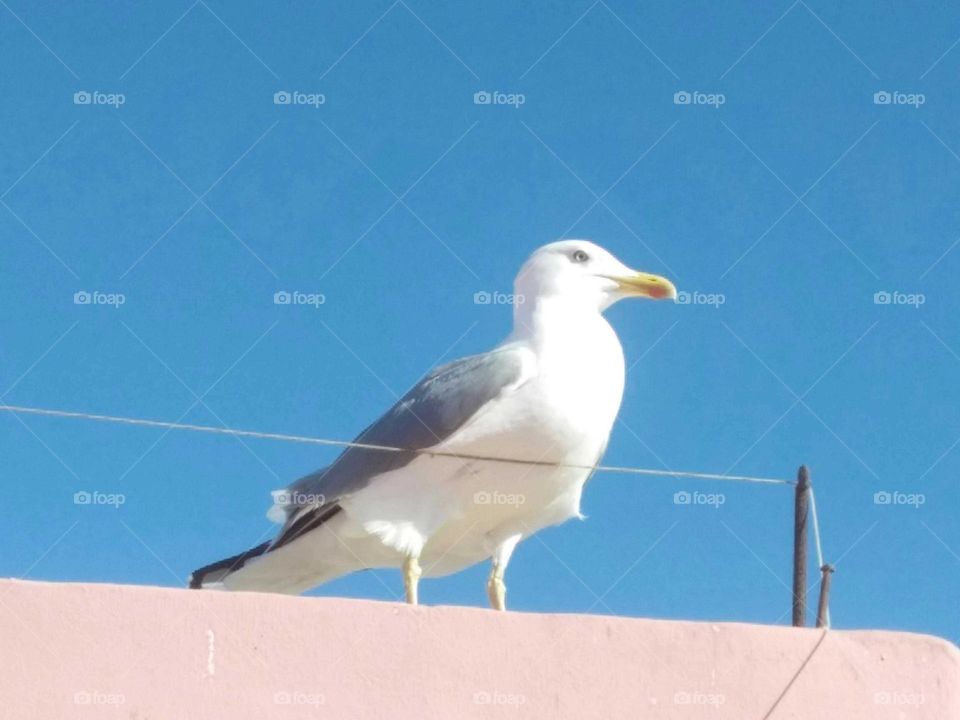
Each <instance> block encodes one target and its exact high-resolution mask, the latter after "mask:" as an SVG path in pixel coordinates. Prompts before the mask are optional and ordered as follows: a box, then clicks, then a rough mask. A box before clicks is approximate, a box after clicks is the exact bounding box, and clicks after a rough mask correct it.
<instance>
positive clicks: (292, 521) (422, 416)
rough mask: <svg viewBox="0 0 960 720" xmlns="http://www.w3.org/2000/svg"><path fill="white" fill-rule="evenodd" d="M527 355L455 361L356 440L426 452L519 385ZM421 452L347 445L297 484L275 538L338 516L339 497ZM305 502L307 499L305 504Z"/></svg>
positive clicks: (508, 352) (504, 353)
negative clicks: (510, 387) (506, 391)
mask: <svg viewBox="0 0 960 720" xmlns="http://www.w3.org/2000/svg"><path fill="white" fill-rule="evenodd" d="M522 372H523V359H522V357H521V356H520V354H519V353H518V352H517V351H516V350H513V349H510V348H504V349H500V350H494V351H492V352H489V353H484V354H482V355H471V356H469V357H465V358H462V359H460V360H455V361H453V362H451V363H448V364H446V365H441V366H440V367H438V368H436V369H434V370H433V371H431V372H430V373H429V374H428V375H427V376H426V377H424V378H423V379H422V380H420V382H418V383H417V384H416V385H414V386H413V388H411V389H410V391H409V392H407V394H406V395H404V396H403V397H402V398H400V400H399V401H397V403H396V404H395V405H394V406H393V407H392V408H390V409H389V410H388V411H387V412H386V413H385V414H384V415H383V416H382V417H381V418H380V419H379V420H377V421H376V422H374V423H373V424H372V425H370V426H369V427H367V428H366V429H365V430H364V431H363V432H362V433H360V435H358V436H357V438H356V440H355V442H358V443H366V444H370V445H385V446H388V447H401V448H410V449H411V450H423V449H426V448H430V447H433V446H434V445H438V444H440V443H441V442H443V441H444V440H446V439H447V438H449V437H450V436H451V435H453V434H454V433H455V432H456V431H457V430H459V429H460V428H461V427H462V426H463V425H464V424H465V423H466V422H467V421H468V420H469V419H470V418H471V417H473V416H474V415H475V414H476V413H477V411H478V410H480V409H481V408H482V407H483V406H484V405H486V404H487V403H488V402H490V401H491V400H493V399H494V398H496V397H497V396H498V395H499V394H500V393H501V392H502V391H503V389H504V388H505V387H508V386H510V385H512V384H514V383H516V382H517V381H518V380H519V379H520V377H521V374H522ZM416 456H417V453H415V452H387V451H376V450H367V449H362V448H353V447H351V448H347V449H346V450H344V451H343V452H342V453H341V454H340V456H339V457H338V458H337V459H336V460H334V462H333V463H332V464H331V465H329V466H327V467H325V468H322V469H320V470H317V471H316V472H314V473H311V474H310V475H306V476H304V477H302V478H300V479H299V480H297V481H296V482H294V483H293V484H292V485H291V486H290V487H289V488H288V489H287V496H288V498H289V499H290V500H291V501H292V502H291V504H289V505H288V506H287V508H286V512H287V520H286V523H285V524H284V527H283V529H282V530H281V531H280V534H279V535H278V536H277V539H276V540H275V541H274V544H273V548H277V547H279V546H280V545H283V544H285V543H287V542H290V541H291V540H293V539H295V538H296V537H299V536H300V535H302V534H303V533H305V532H307V531H309V530H312V529H313V528H315V527H318V526H319V525H320V524H322V523H323V522H325V521H326V520H328V519H329V518H331V517H333V515H335V514H336V513H337V512H339V510H340V508H339V505H337V501H338V500H339V499H340V498H341V497H343V496H344V495H349V494H351V493H354V492H356V491H358V490H361V489H363V488H364V487H366V486H367V485H368V484H369V483H370V481H371V480H372V479H373V478H374V477H376V476H377V475H381V474H383V473H385V472H389V471H391V470H396V469H397V468H401V467H404V466H405V465H407V464H409V463H410V462H411V461H412V460H413V459H414V458H415V457H416ZM300 500H302V501H303V502H299V501H300Z"/></svg>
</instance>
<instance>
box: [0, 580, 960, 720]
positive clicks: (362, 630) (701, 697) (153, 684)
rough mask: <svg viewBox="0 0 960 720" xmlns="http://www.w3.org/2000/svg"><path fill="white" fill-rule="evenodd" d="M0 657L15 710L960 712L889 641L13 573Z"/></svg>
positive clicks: (952, 675) (605, 714)
mask: <svg viewBox="0 0 960 720" xmlns="http://www.w3.org/2000/svg"><path fill="white" fill-rule="evenodd" d="M0 652H2V653H3V654H4V655H5V657H4V658H3V663H2V664H3V672H0V703H2V705H0V708H2V710H0V717H3V718H9V719H11V720H12V719H19V718H42V719H44V720H59V719H60V718H63V719H67V718H69V719H70V720H74V719H82V718H101V717H102V718H125V719H131V720H132V719H137V720H148V719H149V720H163V719H167V718H170V719H171V720H195V719H202V718H230V720H236V719H240V718H257V719H258V720H259V719H263V718H270V719H271V720H272V719H273V718H311V717H317V718H351V719H356V720H363V719H365V718H370V719H371V720H372V719H374V718H376V719H377V720H380V719H382V718H391V719H404V718H411V719H413V718H416V720H425V719H430V718H443V719H444V720H457V719H459V718H475V717H476V718H567V717H569V718H603V719H604V720H606V719H613V718H631V719H632V720H633V719H638V718H643V719H646V718H684V719H688V718H710V719H711V720H721V719H724V718H731V719H735V720H747V719H752V718H756V719H757V720H760V719H761V718H766V717H770V718H777V719H778V720H785V719H787V718H804V719H808V718H809V719H810V720H821V719H823V720H828V719H831V718H838V719H842V720H858V719H860V718H863V720H885V719H887V718H891V719H893V718H897V719H898V720H900V719H901V718H935V719H936V720H957V719H960V652H958V650H957V648H956V647H955V646H954V645H952V644H950V643H948V642H946V641H944V640H940V639H938V638H934V637H927V636H922V635H911V634H906V633H892V632H843V631H830V632H829V633H827V634H826V635H824V634H823V632H822V631H816V630H793V629H790V628H784V627H770V626H761V625H741V624H728V623H716V624H713V623H694V622H667V621H658V620H636V619H627V618H612V617H605V616H582V615H534V614H526V613H506V614H498V613H494V612H492V611H487V610H480V609H475V608H459V607H456V608H455V607H420V608H408V607H405V606H403V605H395V604H391V603H381V602H368V601H360V600H333V599H316V598H289V597H281V596H274V595H261V594H253V593H238V594H227V593H214V592H197V591H187V590H168V589H160V588H153V587H135V586H129V587H128V586H114V585H74V584H47V583H34V582H19V581H0ZM771 709H773V712H772V713H770V711H771ZM768 713H769V714H768Z"/></svg>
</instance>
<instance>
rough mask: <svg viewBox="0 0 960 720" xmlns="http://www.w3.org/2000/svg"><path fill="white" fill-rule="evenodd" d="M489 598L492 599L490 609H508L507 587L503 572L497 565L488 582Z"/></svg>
mask: <svg viewBox="0 0 960 720" xmlns="http://www.w3.org/2000/svg"><path fill="white" fill-rule="evenodd" d="M487 596H488V597H489V598H490V607H492V608H493V609H494V610H506V609H507V586H506V585H505V584H504V582H503V570H502V569H501V568H499V567H497V566H496V565H494V567H493V569H492V570H491V571H490V579H489V580H487Z"/></svg>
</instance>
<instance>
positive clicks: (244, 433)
mask: <svg viewBox="0 0 960 720" xmlns="http://www.w3.org/2000/svg"><path fill="white" fill-rule="evenodd" d="M0 411H4V412H11V413H24V414H27V415H43V416H46V417H60V418H73V419H83V420H93V421H96V422H105V423H116V424H121V425H136V426H140V427H155V428H164V429H167V430H187V431H191V432H202V433H209V434H214V435H232V436H235V437H250V438H259V439H262V440H279V441H283V442H297V443H306V444H311V445H325V446H332V447H342V448H356V449H360V450H372V451H377V452H395V453H406V452H412V453H416V454H418V455H427V456H430V457H451V458H458V459H460V460H481V461H487V462H498V463H507V464H512V465H542V466H547V467H559V468H569V469H573V470H589V471H592V472H607V473H616V474H621V475H653V476H661V477H675V478H681V477H685V478H694V479H697V480H724V481H736V482H750V483H758V484H764V485H796V481H794V480H784V479H780V478H765V477H752V476H749V475H727V474H723V475H720V474H717V473H701V472H687V471H680V470H655V469H652V468H636V467H624V466H618V465H579V464H575V463H556V462H551V461H548V460H526V459H521V458H504V457H494V456H488V455H471V454H469V453H455V452H447V451H443V450H430V449H422V448H421V449H417V448H401V447H393V446H390V445H376V444H372V443H364V442H356V441H350V440H334V439H330V438H319V437H310V436H306V435H287V434H283V433H272V432H259V431H256V430H238V429H235V428H227V427H214V426H210V425H194V424H190V423H178V422H168V421H165V420H150V419H147V418H131V417H121V416H117V415H101V414H97V413H85V412H76V411H71V410H58V409H53V408H38V407H28V406H23V405H0Z"/></svg>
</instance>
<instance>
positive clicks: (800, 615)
mask: <svg viewBox="0 0 960 720" xmlns="http://www.w3.org/2000/svg"><path fill="white" fill-rule="evenodd" d="M809 489H810V473H809V471H808V470H807V466H806V465H801V466H800V469H799V470H798V471H797V491H796V495H795V497H794V514H793V626H794V627H803V626H804V625H805V624H806V613H807V601H806V594H807V514H808V507H809V504H810V493H809Z"/></svg>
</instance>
